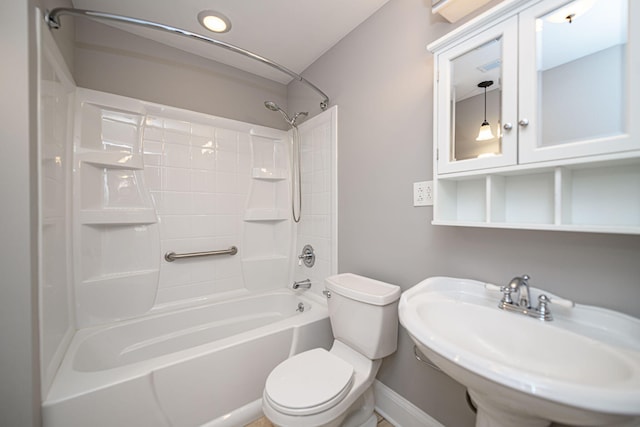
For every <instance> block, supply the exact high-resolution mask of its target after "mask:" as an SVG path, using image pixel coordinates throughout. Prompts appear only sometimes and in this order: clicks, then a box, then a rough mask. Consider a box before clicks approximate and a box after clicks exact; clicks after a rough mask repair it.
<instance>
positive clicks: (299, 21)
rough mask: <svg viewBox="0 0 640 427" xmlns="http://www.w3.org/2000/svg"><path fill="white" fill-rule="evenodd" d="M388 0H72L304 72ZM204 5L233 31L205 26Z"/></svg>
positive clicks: (224, 57) (206, 52)
mask: <svg viewBox="0 0 640 427" xmlns="http://www.w3.org/2000/svg"><path fill="white" fill-rule="evenodd" d="M387 1H389V0H349V1H344V0H73V5H74V7H75V8H78V9H90V10H96V11H100V12H108V13H114V14H119V15H127V16H130V17H134V18H139V19H144V20H149V21H155V22H159V23H162V24H166V25H170V26H173V27H178V28H182V29H185V30H188V31H191V32H194V33H198V34H201V35H203V36H205V37H209V38H214V39H218V40H220V41H223V42H226V43H230V44H233V45H235V46H238V47H240V48H243V49H246V50H249V51H251V52H253V53H256V54H258V55H260V56H263V57H266V58H268V59H270V60H271V61H274V62H276V63H278V64H280V65H282V66H284V67H286V68H288V69H290V70H292V71H294V72H296V73H298V74H300V73H302V71H304V70H305V69H306V68H307V67H308V66H309V65H311V64H312V63H313V62H314V61H315V60H316V59H318V58H319V57H320V56H322V54H324V53H325V52H326V51H328V50H329V49H331V47H333V46H334V45H335V44H336V43H337V42H338V41H340V39H342V38H343V37H344V36H346V35H347V34H348V33H349V32H350V31H351V30H353V29H354V28H356V27H357V26H358V25H360V24H361V23H362V22H363V21H365V20H366V19H367V18H368V17H369V16H371V15H372V14H373V13H375V12H376V11H377V10H378V9H379V8H380V7H382V6H383V5H384V4H385V3H386V2H387ZM202 10H215V11H218V12H221V13H223V14H224V15H226V16H227V17H228V18H229V19H230V20H231V23H232V28H231V31H229V32H228V33H225V34H216V33H212V32H209V31H208V30H206V29H204V28H203V27H202V26H200V24H199V22H198V19H197V15H198V12H200V11H202ZM105 23H106V22H105ZM110 25H115V26H118V27H119V28H121V29H123V30H126V31H129V32H132V33H134V34H138V35H140V36H143V37H147V38H150V39H153V40H155V41H158V42H161V43H164V44H167V45H169V46H172V47H175V48H178V49H182V50H185V51H188V52H191V53H194V54H196V55H200V56H203V57H206V58H209V59H212V60H215V61H218V62H221V63H223V64H227V65H230V66H233V67H236V68H239V69H242V70H244V71H248V72H250V73H253V74H256V75H259V76H262V77H265V78H267V79H270V80H274V81H277V82H280V83H283V84H287V83H288V82H290V81H291V77H290V76H288V75H287V74H284V73H282V72H280V71H278V70H276V69H273V68H271V67H269V66H267V65H264V64H262V63H260V62H258V61H255V60H251V59H249V58H246V57H244V56H242V55H239V54H235V53H233V52H230V51H227V50H225V49H222V48H219V47H216V46H213V45H211V44H208V43H204V42H201V41H197V40H190V39H187V38H186V37H180V36H177V35H173V34H168V33H164V32H160V31H157V30H150V29H145V28H139V27H136V26H134V25H127V24H110Z"/></svg>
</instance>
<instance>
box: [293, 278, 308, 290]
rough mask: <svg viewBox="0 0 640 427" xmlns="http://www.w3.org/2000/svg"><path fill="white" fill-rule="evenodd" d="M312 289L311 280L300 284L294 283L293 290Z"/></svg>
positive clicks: (302, 281)
mask: <svg viewBox="0 0 640 427" xmlns="http://www.w3.org/2000/svg"><path fill="white" fill-rule="evenodd" d="M310 287H311V279H305V280H301V281H299V282H293V289H300V288H303V289H309V288H310Z"/></svg>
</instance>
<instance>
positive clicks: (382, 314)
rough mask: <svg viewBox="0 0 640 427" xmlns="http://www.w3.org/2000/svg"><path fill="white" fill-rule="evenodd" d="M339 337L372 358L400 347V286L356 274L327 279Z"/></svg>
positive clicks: (332, 319) (336, 336) (335, 332)
mask: <svg viewBox="0 0 640 427" xmlns="http://www.w3.org/2000/svg"><path fill="white" fill-rule="evenodd" d="M325 288H326V289H327V290H328V291H329V292H330V297H329V298H328V300H327V304H328V307H329V319H330V320H331V329H332V330H333V336H334V338H335V339H337V340H339V341H341V342H343V343H344V344H346V345H348V346H349V347H351V348H352V349H354V350H356V351H358V352H359V353H361V354H363V355H364V356H366V357H368V358H369V359H371V360H375V359H380V358H382V357H385V356H388V355H390V354H391V353H393V352H395V351H396V348H397V346H398V301H399V298H400V287H399V286H396V285H391V284H389V283H385V282H380V281H378V280H374V279H369V278H368V277H363V276H358V275H356V274H351V273H344V274H338V275H335V276H330V277H328V278H327V279H326V280H325Z"/></svg>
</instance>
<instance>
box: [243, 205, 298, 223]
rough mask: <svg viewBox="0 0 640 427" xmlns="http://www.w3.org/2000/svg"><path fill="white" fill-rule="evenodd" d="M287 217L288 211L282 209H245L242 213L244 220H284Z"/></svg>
mask: <svg viewBox="0 0 640 427" xmlns="http://www.w3.org/2000/svg"><path fill="white" fill-rule="evenodd" d="M287 219H289V213H288V211H286V210H284V209H271V208H254V209H247V210H246V211H245V215H244V220H245V221H286V220H287Z"/></svg>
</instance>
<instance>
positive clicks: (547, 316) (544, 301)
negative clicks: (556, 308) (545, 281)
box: [536, 294, 553, 320]
mask: <svg viewBox="0 0 640 427" xmlns="http://www.w3.org/2000/svg"><path fill="white" fill-rule="evenodd" d="M549 303H551V300H550V299H549V297H548V296H546V295H545V294H541V295H540V296H538V307H536V311H537V312H538V318H539V319H541V320H553V316H552V315H551V311H550V310H549Z"/></svg>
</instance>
